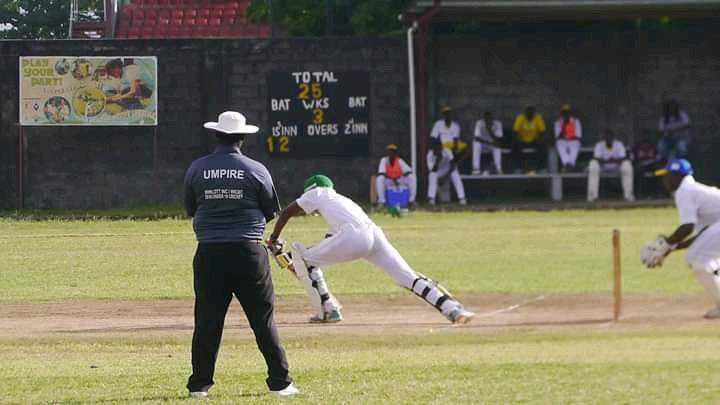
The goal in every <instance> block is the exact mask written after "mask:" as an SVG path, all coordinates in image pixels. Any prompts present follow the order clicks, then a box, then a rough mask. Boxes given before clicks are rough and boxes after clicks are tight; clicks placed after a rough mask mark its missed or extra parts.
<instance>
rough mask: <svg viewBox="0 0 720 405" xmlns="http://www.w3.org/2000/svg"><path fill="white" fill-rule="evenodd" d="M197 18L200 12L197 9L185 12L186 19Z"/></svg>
mask: <svg viewBox="0 0 720 405" xmlns="http://www.w3.org/2000/svg"><path fill="white" fill-rule="evenodd" d="M197 16H198V12H197V10H196V9H194V8H189V9H187V10H185V17H197Z"/></svg>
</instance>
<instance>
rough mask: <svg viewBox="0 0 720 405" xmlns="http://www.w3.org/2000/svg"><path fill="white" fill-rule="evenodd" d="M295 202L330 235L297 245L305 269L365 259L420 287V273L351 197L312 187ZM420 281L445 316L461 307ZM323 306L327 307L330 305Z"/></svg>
mask: <svg viewBox="0 0 720 405" xmlns="http://www.w3.org/2000/svg"><path fill="white" fill-rule="evenodd" d="M296 203H297V204H298V205H299V206H300V207H301V208H302V209H303V211H305V212H306V213H311V212H314V211H317V212H318V213H319V214H320V215H321V216H322V217H323V219H325V221H326V222H327V224H328V226H329V231H328V233H329V234H331V235H332V236H330V237H328V238H326V239H323V240H322V241H320V242H319V243H318V244H317V245H315V246H312V247H309V248H301V249H299V251H298V252H297V253H298V256H299V257H300V258H301V259H302V260H303V261H304V263H305V264H306V266H307V268H308V269H311V268H312V267H322V266H329V265H333V264H337V263H343V262H349V261H352V260H357V259H366V260H368V261H369V262H371V263H373V264H374V265H376V266H378V267H380V268H381V269H383V271H385V273H387V274H388V275H389V276H390V277H392V278H393V280H395V282H396V283H397V284H398V285H399V286H401V287H404V288H407V289H411V290H413V291H415V292H416V293H418V291H417V290H418V288H419V287H420V286H419V285H418V280H419V279H422V277H420V275H419V274H418V273H416V272H415V271H413V269H412V268H411V267H410V265H409V264H408V263H407V262H406V261H405V259H403V257H402V256H400V253H398V251H397V250H395V248H394V247H393V246H392V245H391V244H390V242H389V241H388V239H387V237H386V236H385V233H384V232H383V231H382V229H380V227H378V226H377V225H376V224H375V223H374V222H373V221H372V220H371V219H370V218H369V217H368V216H367V214H366V213H365V212H364V211H363V209H362V208H361V207H360V206H359V205H357V204H355V202H354V201H352V200H351V199H349V198H347V197H345V196H343V195H341V194H338V193H337V192H336V191H335V190H334V189H332V188H329V187H316V188H313V189H311V190H309V191H307V192H305V193H304V194H303V195H302V196H300V198H298V199H297V200H296ZM293 257H295V255H293ZM312 277H315V276H312ZM313 280H314V281H316V282H319V284H322V285H325V286H326V285H327V283H326V282H325V280H324V279H323V276H322V274H321V275H320V280H318V279H316V278H313ZM420 284H422V286H423V287H422V289H421V291H420V292H422V293H424V296H423V298H424V299H425V300H426V301H428V302H438V300H440V301H439V304H437V305H436V308H438V310H439V311H440V312H442V313H443V315H445V316H448V315H449V314H450V312H452V311H453V310H455V309H457V308H458V307H462V305H461V304H460V303H459V302H458V301H457V300H455V299H441V298H442V297H443V296H445V294H444V293H443V292H442V291H441V290H440V289H438V288H436V287H434V286H429V285H427V286H426V285H425V284H423V283H420ZM425 289H427V291H425ZM321 293H324V292H321ZM328 293H329V290H328ZM418 294H419V293H418ZM433 300H434V301H433ZM311 303H312V298H311ZM324 309H325V310H326V311H327V310H328V309H332V307H330V308H327V307H326V308H324Z"/></svg>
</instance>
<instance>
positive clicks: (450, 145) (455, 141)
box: [430, 106, 467, 155]
mask: <svg viewBox="0 0 720 405" xmlns="http://www.w3.org/2000/svg"><path fill="white" fill-rule="evenodd" d="M440 111H441V113H442V116H443V118H442V119H440V120H437V121H435V124H433V127H432V129H431V130H430V138H433V139H439V140H440V142H441V143H442V145H443V147H444V148H446V149H449V150H450V151H451V152H452V153H453V154H455V155H458V154H460V153H464V152H465V150H466V149H467V144H466V143H465V142H463V141H461V140H460V124H458V123H457V122H456V121H453V110H452V108H450V106H444V107H443V108H442V110H440Z"/></svg>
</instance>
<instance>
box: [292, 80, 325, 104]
mask: <svg viewBox="0 0 720 405" xmlns="http://www.w3.org/2000/svg"><path fill="white" fill-rule="evenodd" d="M298 87H299V88H300V93H298V98H299V99H300V100H307V99H308V98H310V95H311V94H312V97H313V98H320V97H322V95H323V94H322V87H320V83H312V84H309V83H300V84H299V85H298Z"/></svg>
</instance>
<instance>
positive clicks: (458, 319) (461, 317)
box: [448, 307, 475, 325]
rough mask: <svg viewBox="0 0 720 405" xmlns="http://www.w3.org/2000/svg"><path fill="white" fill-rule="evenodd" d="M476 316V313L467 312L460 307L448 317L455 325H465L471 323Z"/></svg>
mask: <svg viewBox="0 0 720 405" xmlns="http://www.w3.org/2000/svg"><path fill="white" fill-rule="evenodd" d="M474 316H475V313H474V312H470V311H467V310H465V309H464V308H462V307H460V308H456V309H454V310H452V312H450V315H448V319H449V320H450V322H452V323H454V324H457V325H464V324H466V323H468V322H470V320H471V319H473V317H474Z"/></svg>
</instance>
